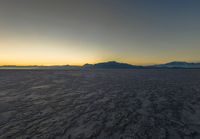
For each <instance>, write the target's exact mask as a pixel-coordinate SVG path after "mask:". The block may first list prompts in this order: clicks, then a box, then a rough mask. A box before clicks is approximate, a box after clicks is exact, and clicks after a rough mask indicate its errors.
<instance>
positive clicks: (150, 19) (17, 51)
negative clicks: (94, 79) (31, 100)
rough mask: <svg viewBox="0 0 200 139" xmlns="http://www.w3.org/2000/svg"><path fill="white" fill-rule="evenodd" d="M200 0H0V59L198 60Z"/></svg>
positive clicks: (16, 61) (33, 62)
mask: <svg viewBox="0 0 200 139" xmlns="http://www.w3.org/2000/svg"><path fill="white" fill-rule="evenodd" d="M199 7H200V1H199V0H0V65H65V64H72V65H82V64H85V63H96V62H102V61H111V60H115V61H120V62H127V63H130V64H140V65H147V64H158V63H164V62H169V61H189V62H200V8H199Z"/></svg>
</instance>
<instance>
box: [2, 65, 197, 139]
mask: <svg viewBox="0 0 200 139" xmlns="http://www.w3.org/2000/svg"><path fill="white" fill-rule="evenodd" d="M0 138H1V139H96V138H97V139H200V70H181V69H176V70H175V69H172V70H91V71H81V70H80V71H78V70H77V71H59V70H58V71H55V70H54V71H53V70H52V71H51V70H49V71H48V70H0Z"/></svg>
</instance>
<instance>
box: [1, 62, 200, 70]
mask: <svg viewBox="0 0 200 139" xmlns="http://www.w3.org/2000/svg"><path fill="white" fill-rule="evenodd" d="M171 68H173V69H174V68H181V69H198V68H200V63H189V62H180V61H174V62H170V63H165V64H159V65H150V66H139V65H131V64H127V63H120V62H116V61H108V62H102V63H96V64H85V65H83V66H71V65H63V66H0V69H44V70H45V69H52V70H55V69H56V70H57V69H58V70H76V69H84V70H88V69H171Z"/></svg>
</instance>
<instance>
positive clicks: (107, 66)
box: [83, 61, 143, 69]
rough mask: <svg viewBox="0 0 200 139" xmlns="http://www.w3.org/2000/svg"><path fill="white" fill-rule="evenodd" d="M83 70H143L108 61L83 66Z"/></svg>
mask: <svg viewBox="0 0 200 139" xmlns="http://www.w3.org/2000/svg"><path fill="white" fill-rule="evenodd" d="M83 68H84V69H137V68H143V67H142V66H135V65H130V64H127V63H119V62H116V61H109V62H103V63H97V64H85V65H84V66H83Z"/></svg>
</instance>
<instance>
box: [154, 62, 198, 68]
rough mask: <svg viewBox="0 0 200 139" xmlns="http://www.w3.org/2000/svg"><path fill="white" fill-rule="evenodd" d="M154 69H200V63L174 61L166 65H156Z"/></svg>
mask: <svg viewBox="0 0 200 139" xmlns="http://www.w3.org/2000/svg"><path fill="white" fill-rule="evenodd" d="M154 67H158V68H159V67H160V68H200V63H189V62H180V61H174V62H170V63H166V64H160V65H155V66H154Z"/></svg>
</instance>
